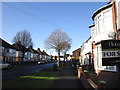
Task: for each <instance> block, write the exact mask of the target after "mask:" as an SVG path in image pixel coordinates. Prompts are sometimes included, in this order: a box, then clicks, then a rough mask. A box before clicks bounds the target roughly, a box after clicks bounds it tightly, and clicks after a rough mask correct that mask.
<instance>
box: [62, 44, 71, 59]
mask: <svg viewBox="0 0 120 90" xmlns="http://www.w3.org/2000/svg"><path fill="white" fill-rule="evenodd" d="M70 48H71V44H70V43H66V42H64V47H63V49H62V53H63V55H64V61H65V58H66V53H67V51H68V50H69V49H70Z"/></svg>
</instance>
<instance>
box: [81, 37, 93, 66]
mask: <svg viewBox="0 0 120 90" xmlns="http://www.w3.org/2000/svg"><path fill="white" fill-rule="evenodd" d="M89 52H92V44H91V39H90V40H89V41H88V42H85V43H83V45H82V47H81V61H80V62H81V63H82V64H85V63H84V62H85V61H89V56H88V55H85V54H87V53H89Z"/></svg>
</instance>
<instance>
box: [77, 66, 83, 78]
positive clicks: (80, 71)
mask: <svg viewBox="0 0 120 90" xmlns="http://www.w3.org/2000/svg"><path fill="white" fill-rule="evenodd" d="M81 73H82V67H79V68H78V78H80V76H81Z"/></svg>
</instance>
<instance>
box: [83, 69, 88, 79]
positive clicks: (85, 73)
mask: <svg viewBox="0 0 120 90" xmlns="http://www.w3.org/2000/svg"><path fill="white" fill-rule="evenodd" d="M83 72H84V75H85V78H89V73H88V70H84V71H83Z"/></svg>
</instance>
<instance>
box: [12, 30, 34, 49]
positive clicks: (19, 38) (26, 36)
mask: <svg viewBox="0 0 120 90" xmlns="http://www.w3.org/2000/svg"><path fill="white" fill-rule="evenodd" d="M12 42H13V43H17V42H21V44H22V45H23V46H24V47H26V48H28V47H30V46H33V42H32V38H31V34H30V32H28V31H26V30H23V31H20V32H18V33H17V34H16V35H15V36H14V38H13V40H12Z"/></svg>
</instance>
